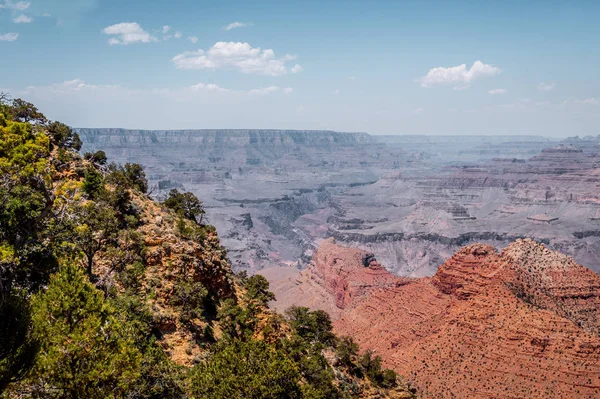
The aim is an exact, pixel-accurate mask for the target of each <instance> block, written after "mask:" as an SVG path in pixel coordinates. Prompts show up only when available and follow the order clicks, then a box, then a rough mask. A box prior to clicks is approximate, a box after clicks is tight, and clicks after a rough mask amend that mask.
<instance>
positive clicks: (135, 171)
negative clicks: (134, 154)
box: [123, 163, 148, 194]
mask: <svg viewBox="0 0 600 399" xmlns="http://www.w3.org/2000/svg"><path fill="white" fill-rule="evenodd" d="M123 170H124V173H125V177H126V178H127V180H129V181H130V182H131V185H132V188H134V189H136V190H138V191H139V192H141V193H144V194H145V193H146V192H148V180H146V172H144V168H142V167H141V165H139V164H137V163H126V164H125V167H124V169H123Z"/></svg>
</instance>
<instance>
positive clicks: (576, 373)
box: [288, 239, 600, 398]
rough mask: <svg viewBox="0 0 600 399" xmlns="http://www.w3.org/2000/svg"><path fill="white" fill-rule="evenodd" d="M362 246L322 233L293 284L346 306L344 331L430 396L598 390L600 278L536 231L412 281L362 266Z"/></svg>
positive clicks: (468, 252) (479, 248)
mask: <svg viewBox="0 0 600 399" xmlns="http://www.w3.org/2000/svg"><path fill="white" fill-rule="evenodd" d="M365 255H366V253H365V252H364V251H359V250H356V249H349V248H344V247H340V246H338V245H336V244H335V243H333V242H332V241H325V242H322V243H321V245H320V247H319V249H318V250H317V252H316V254H315V256H314V258H313V262H312V263H311V265H310V267H309V268H308V269H307V270H306V271H304V272H302V273H301V275H300V277H295V279H296V280H295V281H296V282H298V283H299V285H297V286H296V289H297V290H298V291H300V290H303V287H306V285H304V283H303V282H304V281H313V282H316V283H318V285H319V286H322V287H323V290H324V291H325V292H326V293H327V294H328V298H327V299H321V300H320V306H322V307H327V306H331V304H334V306H336V308H337V309H338V310H339V312H338V313H337V315H336V316H337V320H336V321H335V328H336V331H337V332H338V333H339V334H348V335H352V336H354V337H355V338H356V340H357V341H358V342H359V344H360V345H361V347H362V348H365V349H373V350H375V351H376V352H377V353H379V354H381V355H382V357H383V359H384V362H385V364H386V365H387V366H389V367H393V368H394V369H396V371H398V372H399V373H400V374H402V375H404V376H406V378H407V379H408V380H409V381H410V382H411V383H412V384H414V385H415V386H416V387H417V388H418V389H419V392H420V395H421V396H422V397H426V398H456V397H459V398H467V397H468V398H596V397H598V395H600V335H599V334H600V332H599V329H598V328H599V326H600V302H599V301H600V276H599V275H597V274H595V273H594V272H592V271H590V270H588V269H586V268H584V267H582V266H580V265H578V264H577V263H575V262H574V261H573V259H572V258H570V257H567V256H564V255H562V254H559V253H557V252H554V251H550V250H548V249H547V247H545V246H544V245H543V244H539V243H536V242H534V241H531V240H528V239H526V240H517V241H516V242H514V243H512V244H510V245H509V246H507V247H506V248H505V249H504V250H502V251H501V252H498V251H497V250H496V249H495V248H494V247H492V246H489V245H484V244H473V245H470V246H468V247H465V248H462V249H461V250H459V251H458V252H457V253H456V254H455V255H454V256H452V257H451V258H450V259H448V260H447V261H446V262H445V263H444V264H443V265H441V266H440V268H439V270H438V271H437V273H436V274H435V275H434V277H432V278H422V279H408V278H399V277H396V276H393V275H391V274H389V273H387V272H385V270H383V269H381V268H380V267H378V266H377V264H375V262H371V265H370V266H369V267H364V265H363V262H362V259H364V257H365ZM288 288H289V287H288ZM306 296H307V292H306V291H305V292H304V297H306ZM299 298H303V297H302V296H299ZM327 301H329V303H327Z"/></svg>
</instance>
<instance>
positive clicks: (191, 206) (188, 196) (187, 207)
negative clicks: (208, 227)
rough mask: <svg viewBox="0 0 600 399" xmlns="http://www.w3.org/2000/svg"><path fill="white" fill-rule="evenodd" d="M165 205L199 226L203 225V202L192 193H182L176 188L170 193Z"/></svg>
mask: <svg viewBox="0 0 600 399" xmlns="http://www.w3.org/2000/svg"><path fill="white" fill-rule="evenodd" d="M163 205H164V206H166V207H167V208H169V209H173V210H174V211H175V213H176V214H178V215H179V216H181V217H184V218H186V219H188V220H191V221H193V222H195V223H198V224H201V223H202V216H203V215H204V213H205V212H204V208H203V207H202V202H201V201H200V200H199V199H198V197H196V196H195V195H194V194H192V193H180V192H179V190H177V189H176V188H174V189H173V190H171V191H170V192H169V196H168V197H167V199H166V200H165V201H164V202H163ZM198 217H200V219H198Z"/></svg>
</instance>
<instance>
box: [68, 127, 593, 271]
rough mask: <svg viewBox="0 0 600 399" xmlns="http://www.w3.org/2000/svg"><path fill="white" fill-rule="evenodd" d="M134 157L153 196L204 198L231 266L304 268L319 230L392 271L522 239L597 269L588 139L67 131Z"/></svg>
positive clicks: (93, 145) (427, 267)
mask: <svg viewBox="0 0 600 399" xmlns="http://www.w3.org/2000/svg"><path fill="white" fill-rule="evenodd" d="M76 130H77V131H78V133H79V134H80V135H81V137H82V139H83V141H84V143H85V145H84V149H83V150H84V151H95V150H98V149H102V150H104V151H106V153H107V154H108V156H109V158H110V159H111V160H115V161H116V162H118V163H125V162H137V163H140V164H141V165H143V166H144V168H145V170H146V172H147V174H148V178H149V181H150V184H151V186H152V195H153V196H154V197H156V198H158V199H160V198H163V197H164V196H165V195H166V194H167V193H168V191H169V190H171V189H173V188H178V189H182V190H188V191H191V192H193V193H195V194H196V195H197V196H198V197H199V198H201V199H202V201H204V206H205V209H206V211H207V219H208V221H209V222H210V223H211V224H214V225H215V226H216V228H217V231H218V233H219V236H220V237H221V239H222V242H223V244H224V246H225V247H227V248H228V256H229V259H230V260H231V262H232V266H233V268H234V269H235V270H248V271H249V272H251V273H254V272H256V271H259V270H262V269H265V268H270V267H274V266H277V267H292V268H296V267H299V268H303V267H304V266H306V264H307V263H308V262H309V260H310V259H311V256H312V254H313V253H314V251H315V250H316V248H317V244H316V243H317V242H318V241H319V240H321V239H323V238H328V237H334V238H335V239H336V240H337V241H338V242H339V243H342V244H344V245H347V246H352V247H356V248H361V249H364V250H367V251H369V252H373V253H375V254H376V255H377V259H378V261H379V262H380V263H381V264H382V265H383V266H384V267H385V268H386V269H387V270H389V271H391V272H392V273H394V274H396V275H400V276H412V277H421V276H432V275H433V274H434V273H435V271H436V270H437V267H438V266H439V265H441V264H442V263H443V262H444V261H445V260H446V259H447V258H449V257H450V256H452V254H453V253H454V252H456V251H457V250H458V249H459V248H460V247H462V246H464V245H467V244H470V243H474V242H483V243H487V244H490V245H493V246H495V247H496V248H501V247H504V246H506V245H508V244H509V243H510V242H512V241H514V240H515V239H517V238H525V237H530V238H533V239H535V240H537V241H540V242H543V243H545V244H547V245H548V246H549V248H551V249H555V250H559V251H561V252H563V253H565V254H569V255H572V256H573V257H574V258H575V259H576V260H577V261H578V262H579V263H580V264H583V265H585V266H586V267H589V268H590V269H592V270H596V271H599V270H600V251H598V249H599V248H600V169H599V163H600V157H599V155H598V154H599V153H600V144H599V143H600V138H598V137H585V138H571V139H567V140H564V141H563V142H558V141H556V140H550V139H547V138H543V137H536V136H374V135H368V134H365V133H340V132H332V131H290V130H179V131H139V130H124V129H76Z"/></svg>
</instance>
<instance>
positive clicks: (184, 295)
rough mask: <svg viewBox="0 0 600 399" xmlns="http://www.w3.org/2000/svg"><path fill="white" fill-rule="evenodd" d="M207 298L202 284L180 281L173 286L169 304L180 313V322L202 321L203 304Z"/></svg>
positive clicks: (206, 291) (206, 292)
mask: <svg viewBox="0 0 600 399" xmlns="http://www.w3.org/2000/svg"><path fill="white" fill-rule="evenodd" d="M207 298H208V290H207V289H206V287H204V285H202V283H200V282H193V281H187V280H181V281H179V282H177V284H175V287H174V292H173V296H172V297H171V300H170V302H171V303H172V304H173V305H175V306H177V307H178V308H179V310H180V311H181V318H182V321H184V322H187V321H190V320H191V319H202V314H203V311H204V302H205V301H206V300H207Z"/></svg>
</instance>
